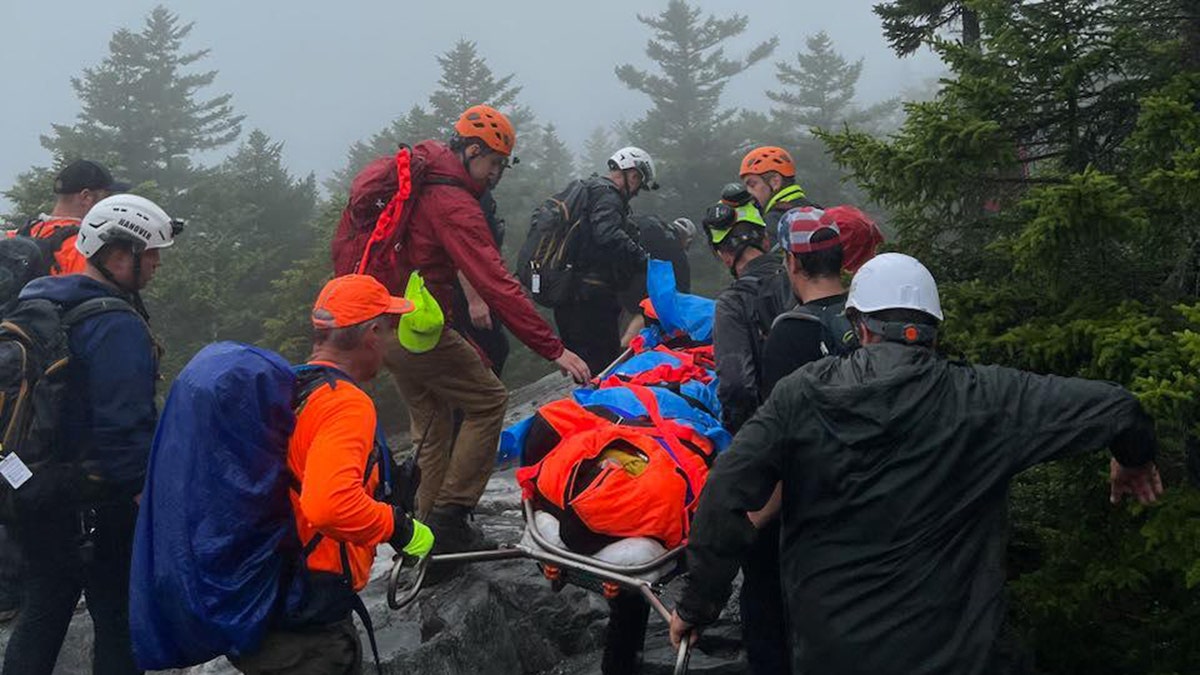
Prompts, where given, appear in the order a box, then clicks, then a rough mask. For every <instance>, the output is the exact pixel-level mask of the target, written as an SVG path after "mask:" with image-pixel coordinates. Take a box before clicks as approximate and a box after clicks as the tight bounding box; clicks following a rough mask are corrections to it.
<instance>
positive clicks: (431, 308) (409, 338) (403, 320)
mask: <svg viewBox="0 0 1200 675" xmlns="http://www.w3.org/2000/svg"><path fill="white" fill-rule="evenodd" d="M404 298H405V299H406V300H408V301H409V302H411V303H412V304H413V311H411V312H409V313H408V314H405V315H403V316H401V317H400V327H399V328H397V329H396V337H397V338H399V339H400V346H401V347H404V348H405V349H407V350H408V351H410V352H412V353H413V354H424V353H425V352H427V351H429V350H431V349H433V348H434V347H436V346H437V343H438V341H439V340H441V339H442V327H443V326H445V325H446V315H445V314H443V313H442V308H441V306H440V305H438V301H437V299H436V298H434V297H433V294H432V293H430V292H429V289H428V288H425V280H424V279H422V278H421V274H420V273H419V272H413V273H412V274H411V275H410V276H409V277H408V286H406V287H405V289H404Z"/></svg>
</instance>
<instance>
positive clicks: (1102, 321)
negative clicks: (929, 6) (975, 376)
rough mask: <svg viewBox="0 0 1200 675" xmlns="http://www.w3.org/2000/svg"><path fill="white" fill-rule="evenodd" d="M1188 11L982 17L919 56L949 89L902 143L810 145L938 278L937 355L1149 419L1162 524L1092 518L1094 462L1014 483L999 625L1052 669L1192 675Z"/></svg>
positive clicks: (1198, 309)
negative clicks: (827, 151)
mask: <svg viewBox="0 0 1200 675" xmlns="http://www.w3.org/2000/svg"><path fill="white" fill-rule="evenodd" d="M1188 5H1189V3H1185V2H1184V1H1183V0H1131V1H1128V2H1123V3H1113V2H1109V1H1108V0H1064V1H1062V2H1054V3H1012V2H1010V1H1009V0H976V1H975V2H972V3H971V7H973V8H975V9H976V10H977V11H978V17H979V23H980V31H981V35H980V40H979V43H978V44H976V45H974V46H970V47H967V46H963V45H960V44H955V43H950V42H946V41H941V40H938V39H936V38H935V37H928V36H927V37H926V38H925V39H926V40H927V43H928V44H930V45H931V46H933V47H935V48H936V49H937V50H938V51H939V53H941V54H942V55H943V57H944V58H945V60H946V61H947V63H948V65H949V66H950V68H951V71H952V75H951V76H950V77H948V78H947V79H946V81H945V84H944V85H943V87H942V89H941V90H940V91H939V92H938V94H937V96H936V97H935V98H934V99H933V100H932V101H929V102H926V103H920V104H913V105H910V106H909V113H910V114H909V116H908V119H907V121H906V122H905V124H904V125H903V127H902V128H901V130H900V131H899V132H898V133H897V134H896V135H895V136H894V137H892V138H890V139H886V140H882V139H878V138H873V137H871V136H869V135H866V134H863V133H858V132H852V131H850V132H842V133H840V134H835V135H829V134H826V135H825V136H824V137H825V138H826V139H827V141H828V142H829V144H830V147H831V148H832V149H833V151H834V152H835V155H836V157H837V159H838V160H839V161H841V162H843V163H845V164H846V165H848V166H849V167H850V168H851V169H852V171H853V173H854V176H855V178H856V179H857V180H858V181H859V182H860V183H861V184H862V185H863V186H864V187H865V188H866V189H867V190H868V191H869V192H870V194H871V196H872V197H874V198H875V199H877V200H878V201H879V202H881V203H882V204H884V205H885V206H886V207H888V208H889V209H891V210H892V212H893V214H894V218H893V224H894V225H896V226H898V229H899V231H900V244H901V246H902V247H903V248H904V249H905V250H906V251H909V252H912V253H914V254H915V255H917V256H918V257H920V258H921V259H922V260H923V261H924V262H925V263H927V264H928V265H929V266H930V267H932V268H933V269H934V270H935V275H936V276H937V277H938V279H939V282H940V283H939V286H940V288H941V295H942V299H943V304H944V308H945V311H946V314H947V321H946V325H945V327H944V330H943V332H942V336H941V341H942V346H943V347H944V348H945V349H947V350H950V351H952V352H959V353H961V354H964V355H965V356H967V357H968V358H970V359H972V360H976V361H981V362H993V363H1000V364H1003V365H1010V366H1016V367H1022V368H1027V369H1030V370H1034V371H1038V372H1052V373H1056V374H1060V375H1078V376H1085V377H1092V378H1099V379H1107V380H1112V381H1116V382H1120V383H1122V384H1124V385H1125V386H1127V387H1129V388H1130V389H1131V390H1132V391H1133V392H1134V393H1135V394H1136V395H1137V396H1138V397H1139V398H1140V399H1141V401H1142V402H1143V404H1144V405H1146V406H1147V409H1148V410H1149V411H1150V412H1151V413H1152V414H1153V415H1154V416H1155V418H1156V421H1157V425H1158V433H1159V436H1160V438H1161V440H1162V451H1161V453H1160V456H1159V458H1158V463H1159V466H1160V468H1161V470H1162V472H1163V474H1164V480H1165V482H1166V483H1167V484H1169V485H1172V490H1171V491H1170V492H1168V494H1167V496H1166V498H1165V499H1164V502H1163V504H1162V505H1161V506H1159V507H1158V508H1155V509H1151V510H1141V509H1134V510H1132V511H1130V510H1125V509H1112V508H1110V507H1109V505H1107V504H1103V503H1102V501H1103V500H1100V499H1096V498H1095V496H1096V495H1097V494H1103V493H1104V491H1105V489H1106V488H1105V486H1104V481H1103V476H1105V475H1106V473H1107V472H1106V471H1105V470H1104V463H1106V462H1107V460H1106V459H1103V458H1101V457H1100V456H1099V455H1097V454H1088V455H1085V456H1081V457H1078V458H1075V459H1071V460H1065V461H1061V462H1058V463H1056V464H1053V465H1048V466H1044V467H1040V468H1039V469H1037V470H1036V471H1032V472H1029V473H1027V474H1024V475H1022V476H1021V477H1020V479H1019V480H1018V482H1017V483H1016V484H1015V486H1014V491H1013V492H1014V499H1013V505H1014V536H1013V540H1014V545H1013V546H1012V547H1011V548H1010V558H1011V559H1012V561H1013V563H1014V567H1013V569H1012V570H1011V573H1012V576H1013V577H1015V578H1016V581H1015V582H1014V583H1013V584H1012V585H1011V589H1010V590H1011V592H1012V597H1013V599H1014V601H1015V602H1014V613H1013V619H1014V621H1015V622H1016V623H1017V626H1016V629H1017V631H1016V632H1017V633H1019V634H1022V635H1026V636H1028V638H1029V639H1030V641H1031V644H1032V646H1033V647H1034V648H1035V649H1036V653H1037V654H1036V656H1037V658H1036V660H1037V663H1038V666H1039V668H1040V669H1042V670H1045V671H1046V672H1088V673H1098V674H1105V675H1107V674H1110V673H1111V674H1114V675H1115V674H1116V673H1167V672H1187V671H1189V670H1191V669H1192V668H1193V666H1192V664H1194V663H1195V662H1196V661H1195V658H1196V651H1195V640H1194V633H1195V622H1196V621H1197V619H1198V618H1200V596H1197V594H1196V592H1195V589H1196V588H1197V587H1198V586H1200V565H1198V564H1197V562H1196V561H1197V560H1200V545H1198V544H1197V543H1196V542H1198V541H1200V492H1198V491H1196V490H1194V489H1188V488H1186V487H1184V486H1183V485H1182V484H1183V483H1184V476H1185V475H1186V471H1185V456H1186V453H1185V448H1186V447H1187V445H1188V444H1189V443H1194V439H1195V438H1197V437H1200V380H1197V378H1196V377H1195V376H1194V373H1195V372H1196V368H1197V367H1200V359H1198V358H1197V357H1196V354H1197V353H1200V352H1197V351H1194V350H1196V349H1197V348H1198V343H1200V340H1198V339H1197V335H1198V331H1200V258H1198V256H1197V250H1198V249H1200V245H1198V244H1197V242H1200V219H1197V216H1196V213H1198V210H1197V209H1198V208H1200V198H1198V197H1197V195H1200V151H1198V148H1200V111H1198V110H1197V108H1196V105H1195V102H1196V101H1197V100H1200V69H1198V66H1200V64H1197V63H1195V62H1193V61H1192V60H1191V59H1190V56H1189V45H1190V44H1191V43H1190V39H1189V37H1188V31H1189V30H1190V28H1191V26H1190V24H1189V22H1187V21H1183V22H1181V21H1180V20H1179V19H1180V17H1187V16H1189V14H1188ZM1193 16H1194V15H1193ZM1152 43H1153V44H1156V45H1159V47H1158V48H1156V49H1146V45H1148V44H1152ZM1079 450H1081V451H1082V450H1085V449H1084V448H1079ZM1079 617H1088V620H1086V621H1081V620H1080V619H1079Z"/></svg>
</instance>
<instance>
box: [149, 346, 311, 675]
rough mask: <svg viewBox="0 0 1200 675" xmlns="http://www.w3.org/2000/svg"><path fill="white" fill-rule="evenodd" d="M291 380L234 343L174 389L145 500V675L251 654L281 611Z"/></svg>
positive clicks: (213, 351) (282, 364) (271, 357)
mask: <svg viewBox="0 0 1200 675" xmlns="http://www.w3.org/2000/svg"><path fill="white" fill-rule="evenodd" d="M295 389H296V375H295V374H294V373H293V371H292V368H291V367H290V366H289V364H288V363H287V361H286V360H284V359H283V357H281V356H279V355H278V354H275V353H273V352H270V351H267V350H263V349H259V348H257V347H252V346H250V345H244V344H239V343H235V342H218V343H215V344H211V345H209V346H207V347H205V348H204V349H202V350H201V351H200V353H198V354H196V356H195V358H193V359H192V360H191V362H189V363H188V365H187V367H185V368H184V369H183V372H181V373H180V374H179V377H178V378H177V379H176V380H175V383H174V384H173V385H172V386H171V391H170V395H169V396H168V398H167V403H166V406H165V408H164V409H163V413H162V418H161V419H160V420H159V423H158V431H157V432H156V434H155V437H154V447H153V448H152V450H151V452H150V466H149V470H148V471H147V473H146V485H145V489H144V490H143V492H142V502H141V510H140V512H139V514H138V520H137V530H136V536H135V541H134V550H133V570H132V574H131V580H130V581H131V583H130V598H129V614H130V626H131V629H132V633H133V648H134V654H135V656H136V660H137V664H138V667H139V668H144V669H147V670H160V669H166V668H181V667H185V666H191V665H195V664H198V663H203V662H205V661H209V660H211V659H214V658H216V657H218V656H221V655H231V656H237V655H240V654H244V653H247V652H249V651H251V650H253V649H255V648H256V647H257V646H258V644H259V643H260V642H261V640H262V638H263V636H264V634H265V632H266V630H267V628H268V627H269V626H270V624H271V621H272V619H273V618H274V617H276V616H277V615H278V613H279V611H280V610H281V609H282V607H281V605H282V603H283V602H284V595H285V594H284V593H282V592H281V584H282V583H283V581H284V578H285V576H290V566H291V565H294V564H295V561H296V560H297V555H298V552H297V551H296V549H298V547H299V540H298V537H297V536H296V529H295V521H294V517H293V515H292V508H291V503H290V500H289V496H288V490H289V485H290V481H291V477H290V476H291V474H290V473H289V471H288V468H287V447H288V439H289V437H290V436H291V434H292V431H293V429H294V427H295V422H296V420H295V413H294V410H293V405H294V403H293V398H294V392H295Z"/></svg>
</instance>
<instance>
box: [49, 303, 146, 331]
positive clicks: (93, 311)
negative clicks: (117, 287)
mask: <svg viewBox="0 0 1200 675" xmlns="http://www.w3.org/2000/svg"><path fill="white" fill-rule="evenodd" d="M108 312H130V313H133V314H137V315H138V316H139V317H140V316H141V315H140V314H138V311H137V310H136V309H134V307H133V305H131V304H129V302H128V301H127V300H123V299H122V298H118V297H115V296H111V295H109V296H103V297H99V298H91V299H88V300H84V301H83V302H81V303H79V304H78V305H75V306H74V307H72V308H71V309H68V310H67V311H65V312H63V315H62V323H63V325H64V326H66V327H67V328H68V329H69V328H71V327H72V326H74V325H76V324H78V323H81V322H83V321H85V320H87V319H90V318H92V317H94V316H97V315H99V314H106V313H108Z"/></svg>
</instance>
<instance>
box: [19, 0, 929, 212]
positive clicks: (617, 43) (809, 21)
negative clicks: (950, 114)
mask: <svg viewBox="0 0 1200 675" xmlns="http://www.w3.org/2000/svg"><path fill="white" fill-rule="evenodd" d="M873 3H874V0H826V1H824V2H821V1H819V0H756V1H755V2H750V3H747V2H740V3H739V2H733V1H731V0H703V1H702V2H701V3H700V4H701V5H702V6H703V7H704V9H705V10H706V11H711V12H714V13H717V14H721V15H725V14H727V13H729V12H732V11H737V12H741V13H746V14H749V16H750V27H749V29H748V30H747V32H746V34H744V35H743V36H742V39H741V40H740V41H739V42H740V44H737V45H732V46H731V48H730V50H729V51H730V53H733V54H743V53H745V50H746V49H748V48H749V47H750V46H751V45H753V44H756V43H757V42H758V41H761V40H763V39H765V38H768V37H770V36H771V35H778V36H779V38H780V41H781V44H780V49H779V50H778V51H777V52H776V55H775V56H774V57H773V58H772V61H775V60H780V59H789V60H790V59H792V58H794V56H795V52H797V51H799V50H800V49H802V48H803V42H804V38H805V37H806V36H807V35H809V34H811V33H815V32H817V31H818V30H822V29H824V30H826V31H828V32H829V33H830V35H831V36H832V37H833V39H834V41H835V43H836V45H837V48H838V50H839V51H840V52H841V53H842V54H843V55H845V56H846V57H848V58H859V57H863V58H865V59H866V66H865V69H864V72H863V77H862V80H861V81H860V87H859V94H860V98H862V99H863V100H864V101H866V102H869V101H873V100H879V99H883V98H887V97H889V96H893V95H896V94H898V93H900V91H901V90H903V89H904V88H906V87H909V86H916V85H919V84H920V83H921V82H922V81H923V80H925V79H927V78H930V77H934V76H936V75H937V74H938V73H939V72H940V67H939V64H938V62H937V60H936V58H934V57H933V56H932V55H930V54H927V53H922V54H918V55H916V56H914V57H910V58H908V59H903V60H901V59H897V58H896V57H895V56H893V55H892V54H891V52H890V51H888V49H887V47H886V45H885V43H884V41H883V38H882V35H881V32H880V28H879V21H878V20H877V19H876V17H875V16H874V15H873V14H872V13H871V5H872V4H873ZM156 4H159V3H158V2H157V1H156V0H118V2H115V3H110V4H109V5H107V6H100V5H97V4H95V3H94V2H82V1H81V0H59V1H58V2H53V3H50V2H41V1H39V0H0V26H4V27H5V30H4V36H3V38H2V39H0V63H2V64H4V66H3V73H2V74H0V100H3V105H2V107H0V110H2V111H3V112H2V113H0V188H7V187H8V186H10V185H11V184H12V182H13V180H14V179H15V177H16V175H17V174H18V173H19V172H21V171H23V170H25V169H26V168H28V167H29V166H31V165H34V164H46V163H48V162H49V160H50V158H49V154H48V153H47V152H46V151H45V150H44V149H42V147H41V145H40V144H39V142H38V135H39V134H43V133H47V132H48V131H50V124H51V123H70V122H72V121H73V120H74V118H75V115H76V114H77V113H78V111H79V105H78V102H77V101H76V99H75V96H74V92H73V90H72V89H71V86H70V78H71V77H72V76H76V75H79V74H80V72H81V71H82V69H83V68H84V67H87V66H91V65H94V64H97V63H99V62H100V61H101V60H102V59H103V58H104V56H105V55H106V53H107V50H108V40H109V37H110V36H111V35H112V33H113V32H114V31H115V30H117V29H118V28H120V27H130V28H134V29H140V27H141V25H142V20H143V18H144V17H145V15H146V14H147V13H148V12H149V11H150V10H151V9H152V8H153V7H154V6H155V5H156ZM162 4H165V5H166V6H167V7H169V8H170V9H171V10H172V11H174V12H176V13H179V14H180V15H181V16H182V18H183V19H184V20H188V21H194V22H195V24H196V27H195V30H194V31H193V33H192V36H191V38H190V41H189V42H188V46H189V47H190V48H192V49H202V48H209V49H211V50H212V52H211V55H210V56H209V58H207V59H205V60H204V61H202V62H201V65H202V67H204V68H206V69H216V70H218V71H220V75H219V76H218V78H217V81H216V83H215V86H214V87H213V88H212V91H211V92H209V95H213V94H216V93H222V92H230V93H232V94H233V104H234V106H235V107H236V109H237V110H238V111H239V112H240V113H243V114H245V115H246V116H247V117H246V122H245V126H246V128H247V129H250V128H254V127H259V128H262V129H263V130H264V131H266V132H267V133H268V134H269V135H270V136H271V137H272V138H274V139H276V140H280V141H283V142H284V143H285V149H284V152H285V159H286V162H287V163H288V165H289V167H290V168H291V169H292V171H294V172H295V173H297V174H300V175H303V174H306V173H308V172H309V171H314V172H316V174H317V176H318V178H324V177H326V176H327V175H329V173H330V172H331V171H333V170H334V169H336V168H337V167H338V166H339V165H340V164H341V163H342V161H343V159H344V157H345V151H346V148H347V147H348V146H349V144H350V143H352V142H354V141H355V140H358V139H360V138H363V137H365V136H367V135H369V134H371V133H373V132H375V131H377V130H378V129H380V128H381V127H383V126H384V125H385V124H387V123H388V122H389V121H390V120H392V119H393V118H395V117H396V116H397V115H398V114H399V113H402V112H403V111H405V110H407V109H408V108H409V107H410V106H411V105H412V104H413V103H418V102H420V103H424V101H425V98H426V96H427V95H428V93H429V92H430V91H431V90H432V89H433V87H434V84H435V82H436V80H437V76H438V67H437V63H436V62H435V60H434V55H435V54H437V53H440V52H443V51H445V50H446V49H448V48H449V47H450V46H452V45H453V43H454V41H455V40H457V39H458V38H460V37H464V38H467V39H470V40H474V41H476V42H478V43H479V48H480V52H481V53H482V54H483V55H484V56H485V57H486V58H487V59H488V62H489V64H490V66H491V67H492V70H493V71H494V72H495V73H497V75H503V74H507V73H516V74H517V78H516V79H517V81H518V83H519V84H521V85H523V86H524V92H523V94H522V100H523V102H524V103H526V104H528V105H530V106H532V108H533V109H534V111H535V112H536V113H537V114H538V116H539V120H540V121H541V122H543V123H544V122H553V123H554V124H556V125H557V126H558V128H559V130H560V133H561V134H562V136H563V137H564V138H565V139H566V140H567V142H568V143H569V144H570V145H571V147H572V149H575V150H578V148H579V147H580V146H581V144H582V141H583V139H584V138H585V137H586V136H587V133H588V132H589V131H590V130H591V129H592V128H594V127H596V126H599V125H607V124H610V123H612V122H614V121H617V120H620V119H632V118H635V117H637V116H638V115H639V114H641V113H642V112H643V111H644V110H645V109H646V107H647V106H648V102H647V99H646V98H645V97H644V96H641V95H640V94H636V93H634V92H630V91H628V90H626V89H625V88H624V87H623V86H622V85H621V83H620V82H619V81H618V80H617V78H616V76H615V75H614V74H613V68H614V66H615V65H617V64H619V63H626V62H628V63H634V64H636V65H639V66H645V65H647V62H648V59H647V58H646V57H645V55H644V53H643V49H644V45H645V42H646V40H647V38H648V37H649V32H648V29H646V27H644V26H642V25H641V24H640V23H639V22H638V21H637V17H636V14H637V13H638V12H642V13H656V12H658V11H660V10H661V8H662V7H665V6H666V2H665V0H663V1H662V2H646V1H645V0H636V1H635V0H608V1H607V2H602V3H586V4H585V3H581V2H578V1H577V0H576V1H573V2H568V1H566V0H510V1H507V2H503V1H501V0H494V1H492V2H482V1H480V0H457V1H456V2H447V3H445V4H443V3H440V2H395V1H390V2H387V1H383V0H346V1H345V2H341V3H336V2H335V3H330V2H315V1H313V0H290V1H287V2H285V1H283V0H203V1H202V2H198V1H195V0H193V1H192V2H186V1H185V0H166V1H165V2H163V3H162ZM578 8H582V9H578ZM773 75H774V67H773V66H772V65H771V64H770V63H765V62H764V63H762V64H759V65H758V66H756V67H755V68H754V69H753V70H751V71H750V72H748V73H746V74H745V75H744V76H743V77H742V78H741V79H740V80H738V81H736V82H735V83H734V84H733V85H732V86H731V87H730V89H729V90H728V91H727V98H726V103H727V104H729V105H741V106H745V107H751V108H754V107H758V108H766V99H765V97H764V96H763V94H762V92H763V91H764V90H765V89H767V88H769V87H771V86H773V85H774V79H773ZM48 188H49V186H47V189H48ZM6 206H7V204H4V203H3V201H2V200H0V211H3V210H4V208H5V207H6Z"/></svg>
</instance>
